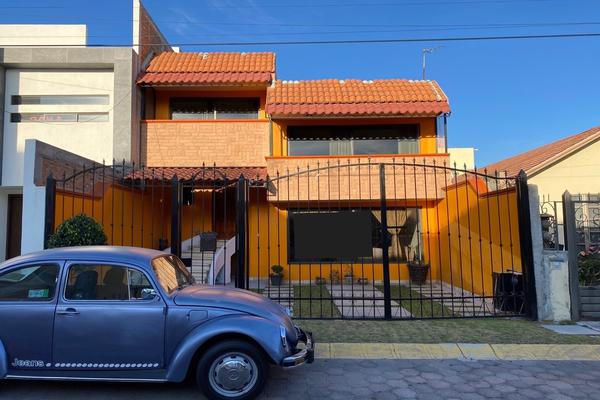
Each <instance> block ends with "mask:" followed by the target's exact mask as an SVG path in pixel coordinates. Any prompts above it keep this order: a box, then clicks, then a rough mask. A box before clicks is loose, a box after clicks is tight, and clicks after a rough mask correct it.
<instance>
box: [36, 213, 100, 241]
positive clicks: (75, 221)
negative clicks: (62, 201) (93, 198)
mask: <svg viewBox="0 0 600 400" xmlns="http://www.w3.org/2000/svg"><path fill="white" fill-rule="evenodd" d="M106 242H107V238H106V234H105V233H104V230H103V229H102V225H100V224H99V223H98V222H96V220H95V219H93V218H92V217H88V216H87V215H85V214H79V215H76V216H74V217H73V218H69V219H68V220H66V221H64V222H63V223H62V224H60V225H59V226H58V228H57V229H56V232H54V233H53V234H52V235H50V237H49V238H48V243H47V245H48V248H50V249H52V248H56V247H71V246H97V245H105V244H106Z"/></svg>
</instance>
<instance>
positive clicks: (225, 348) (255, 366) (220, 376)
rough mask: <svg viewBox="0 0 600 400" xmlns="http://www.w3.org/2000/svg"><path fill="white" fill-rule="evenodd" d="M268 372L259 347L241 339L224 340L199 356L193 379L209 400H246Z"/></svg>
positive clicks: (256, 391)
mask: <svg viewBox="0 0 600 400" xmlns="http://www.w3.org/2000/svg"><path fill="white" fill-rule="evenodd" d="M268 371H269V365H268V363H267V361H266V360H265V357H264V355H263V353H262V351H261V349H258V348H257V347H256V346H254V345H252V344H250V343H247V342H244V341H241V340H228V341H223V342H220V343H217V344H216V345H214V346H211V347H210V348H209V349H208V350H207V351H206V352H205V353H204V354H203V355H202V357H201V358H200V361H199V362H198V368H197V369H196V380H197V382H198V386H199V387H200V389H202V391H203V392H204V393H205V394H206V395H207V396H208V398H210V399H222V400H231V399H234V400H246V399H254V398H255V397H256V396H258V395H259V394H260V393H261V392H262V391H263V389H264V387H265V383H266V381H267V374H268Z"/></svg>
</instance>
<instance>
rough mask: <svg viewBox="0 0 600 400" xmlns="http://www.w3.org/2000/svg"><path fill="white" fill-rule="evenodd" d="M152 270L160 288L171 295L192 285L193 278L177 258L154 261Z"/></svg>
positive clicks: (171, 257)
mask: <svg viewBox="0 0 600 400" xmlns="http://www.w3.org/2000/svg"><path fill="white" fill-rule="evenodd" d="M152 269H154V273H155V275H156V279H158V283H159V284H160V286H162V288H163V289H164V291H165V292H167V293H169V294H171V293H173V292H174V291H175V290H178V289H181V288H184V287H186V286H188V285H191V284H192V276H191V275H190V273H189V272H188V270H187V268H186V267H185V265H184V264H183V262H182V261H181V260H180V259H179V258H177V257H175V256H171V255H169V256H164V257H159V258H155V259H154V260H152Z"/></svg>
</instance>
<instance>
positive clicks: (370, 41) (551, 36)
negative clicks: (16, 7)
mask: <svg viewBox="0 0 600 400" xmlns="http://www.w3.org/2000/svg"><path fill="white" fill-rule="evenodd" d="M594 37H600V32H589V33H559V34H549V35H513V36H462V37H430V38H398V39H354V40H307V41H301V40H300V41H264V42H189V43H186V42H178V43H168V45H169V46H279V45H281V46H285V45H317V44H377V43H381V44H386V43H389V44H391V43H427V42H474V41H479V42H481V41H492V40H528V39H531V40H536V39H573V38H594ZM138 45H139V44H137V43H134V44H133V46H138ZM144 45H145V46H163V45H165V43H144ZM40 46H41V47H81V45H76V44H73V45H65V44H42V45H40ZM131 46H132V45H131V44H118V43H117V44H88V45H87V47H131ZM0 47H4V48H7V47H24V46H22V45H3V46H0ZM26 47H33V46H31V45H29V46H26Z"/></svg>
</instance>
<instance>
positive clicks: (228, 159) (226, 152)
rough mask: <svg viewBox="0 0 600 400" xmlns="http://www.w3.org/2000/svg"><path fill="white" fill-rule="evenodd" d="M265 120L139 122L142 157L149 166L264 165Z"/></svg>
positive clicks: (265, 152) (266, 125)
mask: <svg viewBox="0 0 600 400" xmlns="http://www.w3.org/2000/svg"><path fill="white" fill-rule="evenodd" d="M267 154H269V123H268V122H262V121H259V122H256V121H235V122H233V121H232V122H221V121H199V122H176V121H166V122H152V123H144V124H143V126H142V159H143V160H144V161H143V162H144V164H145V165H146V166H149V167H184V166H200V165H202V164H203V163H204V164H206V165H212V164H216V165H218V166H266V161H265V156H266V155H267Z"/></svg>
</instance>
